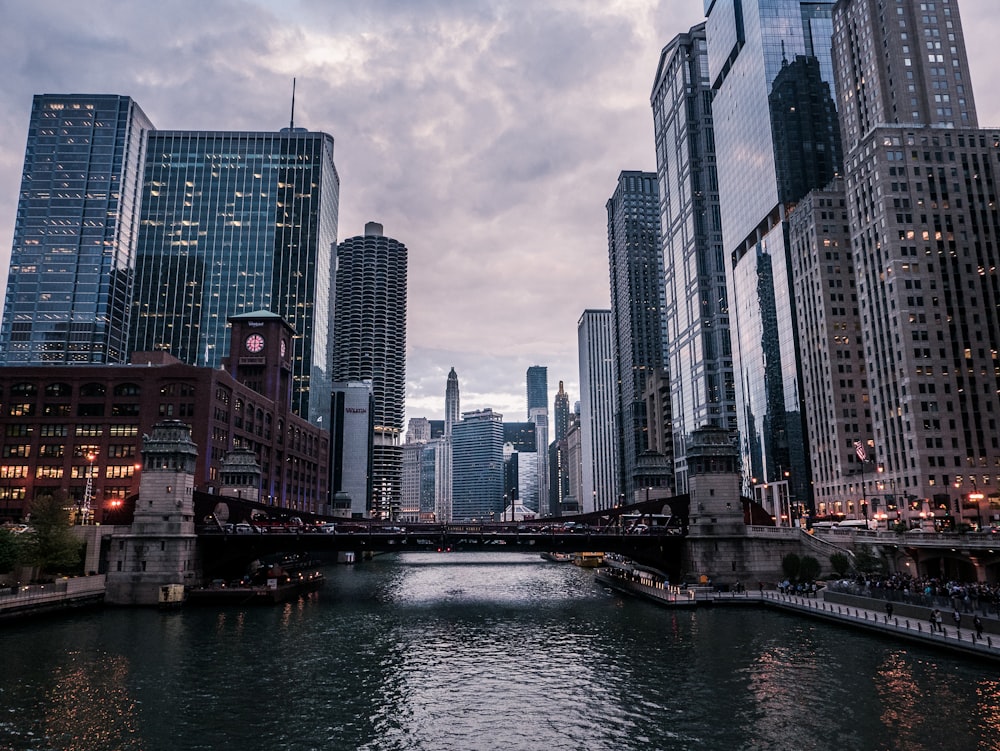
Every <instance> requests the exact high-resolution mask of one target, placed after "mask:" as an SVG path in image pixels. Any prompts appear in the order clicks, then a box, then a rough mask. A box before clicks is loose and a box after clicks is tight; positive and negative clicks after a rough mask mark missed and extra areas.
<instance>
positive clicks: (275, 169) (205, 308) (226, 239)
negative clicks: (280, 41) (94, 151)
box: [129, 129, 367, 422]
mask: <svg viewBox="0 0 1000 751" xmlns="http://www.w3.org/2000/svg"><path fill="white" fill-rule="evenodd" d="M339 194H340V178H339V177H338V175H337V170H336V167H335V166H334V163H333V138H332V137H331V136H329V135H327V134H325V133H310V132H308V131H305V130H302V129H295V130H291V131H289V130H284V131H282V132H280V133H243V132H219V131H162V130H161V131H156V132H154V133H152V134H150V136H149V141H148V146H147V150H146V159H145V167H144V184H143V192H142V225H141V227H140V228H139V236H138V248H137V257H136V263H135V276H136V284H135V293H134V297H133V303H132V333H131V336H130V337H129V348H130V349H131V350H133V351H135V350H142V351H147V350H168V351H169V352H170V353H171V354H172V355H174V356H175V357H177V358H179V359H181V360H183V361H184V362H187V363H189V364H192V365H206V366H210V367H218V365H219V362H220V360H221V358H222V355H223V354H224V353H225V349H226V343H227V342H228V336H229V335H228V333H227V331H226V319H227V318H228V317H229V316H231V315H236V314H239V313H249V312H251V311H257V310H269V311H271V312H274V313H277V314H278V315H280V316H281V317H282V318H284V319H285V320H286V321H287V322H288V323H289V324H291V326H292V328H293V329H294V330H295V342H294V347H293V352H294V357H295V360H294V362H293V364H292V368H293V371H292V373H293V397H292V404H293V405H294V410H295V412H296V414H298V415H299V416H301V417H308V419H309V420H311V421H312V422H321V421H322V420H323V419H326V417H325V416H326V415H328V414H329V409H330V403H329V392H330V382H331V378H330V374H329V358H330V326H331V321H330V316H331V312H332V311H331V310H330V301H331V299H332V295H331V291H332V290H331V284H332V261H331V253H332V251H331V248H332V245H333V244H334V243H335V242H336V241H337V214H338V210H339V209H338V207H339V200H340V199H339ZM365 377H367V376H365ZM338 380H344V381H346V380H360V377H358V378H355V377H354V376H348V377H344V378H341V379H338Z"/></svg>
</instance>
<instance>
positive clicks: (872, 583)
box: [829, 574, 1000, 615]
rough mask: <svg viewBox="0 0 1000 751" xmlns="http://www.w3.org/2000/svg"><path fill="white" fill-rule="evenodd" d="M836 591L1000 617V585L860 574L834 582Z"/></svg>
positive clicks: (904, 575) (956, 611) (833, 586)
mask: <svg viewBox="0 0 1000 751" xmlns="http://www.w3.org/2000/svg"><path fill="white" fill-rule="evenodd" d="M829 586H831V587H832V588H833V589H838V590H841V591H848V592H850V593H851V594H857V595H862V596H864V597H875V598H878V599H882V600H888V601H890V602H893V601H894V602H903V603H908V604H911V605H921V606H924V607H929V608H938V609H944V610H950V611H952V612H953V613H959V614H962V613H966V614H975V613H982V614H983V615H990V614H992V615H997V614H1000V584H986V583H984V582H971V583H970V582H961V581H948V580H945V579H939V578H936V577H927V578H916V577H913V576H907V575H906V574H891V575H889V576H879V575H875V574H858V575H857V576H856V577H855V578H854V579H844V580H841V581H839V582H835V583H831V584H830V585H829Z"/></svg>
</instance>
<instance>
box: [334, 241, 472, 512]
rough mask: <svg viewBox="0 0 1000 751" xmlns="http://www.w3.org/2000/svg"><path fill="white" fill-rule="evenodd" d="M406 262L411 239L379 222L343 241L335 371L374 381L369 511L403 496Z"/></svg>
mask: <svg viewBox="0 0 1000 751" xmlns="http://www.w3.org/2000/svg"><path fill="white" fill-rule="evenodd" d="M406 270H407V251H406V246H405V245H403V243H401V242H399V241H397V240H393V239H392V238H391V237H386V236H385V235H383V234H382V225H381V224H378V223H376V222H369V223H368V224H366V225H365V234H364V235H359V236H357V237H352V238H349V239H347V240H344V241H343V242H342V243H340V245H339V246H338V248H337V269H336V289H337V293H336V303H335V306H336V310H335V315H334V328H333V341H334V346H333V378H334V380H335V381H361V380H366V379H370V380H371V382H372V393H373V398H374V415H373V418H374V426H375V427H374V431H375V436H374V445H373V455H372V456H373V458H372V463H373V467H372V480H373V481H372V500H371V514H372V515H373V516H375V517H378V518H392V517H393V515H394V514H396V513H398V511H399V507H400V502H401V500H402V466H403V465H402V461H403V458H402V448H401V445H400V437H401V435H402V432H403V427H404V425H403V419H404V415H403V412H404V397H405V393H406ZM456 384H457V378H456Z"/></svg>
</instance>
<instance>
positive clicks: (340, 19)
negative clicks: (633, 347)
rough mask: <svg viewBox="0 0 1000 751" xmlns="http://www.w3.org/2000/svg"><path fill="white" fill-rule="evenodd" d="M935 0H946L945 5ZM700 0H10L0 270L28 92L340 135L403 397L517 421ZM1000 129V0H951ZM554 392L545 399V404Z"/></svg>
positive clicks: (567, 364)
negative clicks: (402, 247)
mask: <svg viewBox="0 0 1000 751" xmlns="http://www.w3.org/2000/svg"><path fill="white" fill-rule="evenodd" d="M941 1H942V0H938V2H941ZM702 8H703V2H702V0H493V1H487V0H164V1H163V2H157V3H153V2H116V1H114V0H88V2H85V3H80V2H71V1H70V0H33V1H32V2H30V3H29V2H22V1H21V0H0V19H2V24H0V70H3V71H4V85H3V86H2V88H0V289H2V288H3V287H4V286H5V283H6V272H7V266H8V264H9V254H10V247H11V240H12V236H13V224H14V215H15V210H16V205H17V193H18V186H19V184H20V173H21V166H22V162H23V158H24V144H25V138H26V133H27V125H28V117H29V114H30V107H31V97H32V95H34V94H36V93H69V92H81V93H111V94H126V95H129V96H132V97H133V98H134V99H135V100H136V101H137V102H138V103H139V105H140V106H141V107H142V108H143V110H145V112H146V114H147V115H149V116H150V118H151V119H152V120H153V123H154V124H155V125H156V126H157V127H159V128H170V129H205V130H208V129H231V130H277V129H279V128H281V127H284V126H286V125H287V124H288V119H289V109H290V95H291V80H292V78H293V77H296V78H297V79H298V86H297V97H296V105H295V124H296V125H297V126H302V127H307V128H309V129H311V130H322V131H326V132H328V133H330V134H332V135H333V136H334V138H335V140H336V148H335V161H336V164H337V168H338V170H339V172H340V177H341V199H340V238H341V239H342V238H345V237H350V236H353V235H357V234H361V233H362V232H363V230H364V224H365V222H366V221H378V222H381V223H382V224H383V225H384V226H385V232H386V234H388V235H390V236H392V237H395V238H396V239H398V240H400V241H401V242H403V243H405V244H406V245H407V247H408V248H409V253H410V255H409V260H410V266H409V309H408V333H407V343H408V357H407V413H408V415H409V416H426V417H430V418H441V417H443V415H444V390H445V382H446V377H447V373H448V370H449V368H451V367H452V366H454V367H455V369H456V371H457V372H458V374H459V380H460V384H461V390H462V409H463V410H467V409H478V408H482V407H493V408H494V409H496V410H498V411H500V412H502V413H503V414H504V415H505V418H506V419H509V420H523V419H525V384H524V375H525V370H526V369H527V367H528V366H529V365H546V366H548V372H549V390H550V392H551V393H554V392H555V390H556V388H557V386H558V382H559V380H564V381H565V382H566V388H567V390H568V391H569V393H570V399H571V401H576V400H577V399H579V388H578V381H579V374H578V368H577V351H576V323H577V320H578V318H579V316H580V314H581V312H582V311H583V310H584V309H585V308H605V307H608V305H609V292H608V264H607V232H606V219H605V211H604V204H605V202H606V201H607V199H608V197H609V196H610V195H611V193H612V191H613V190H614V187H615V182H616V179H617V176H618V173H619V172H620V171H621V170H623V169H642V170H654V169H655V156H654V153H653V140H652V117H651V114H650V109H649V92H650V88H651V86H652V79H653V75H654V73H655V69H656V64H657V62H658V59H659V53H660V50H661V49H662V47H663V46H664V45H665V44H666V43H667V42H668V41H669V40H670V39H671V38H672V37H673V36H674V35H675V34H677V33H679V32H682V31H686V30H687V29H688V28H689V27H690V26H692V25H694V24H696V23H698V22H700V21H701V20H702ZM961 9H962V17H963V23H964V26H965V30H966V36H967V44H968V48H969V56H970V59H971V64H972V72H973V85H974V87H975V93H976V99H977V105H978V109H979V117H980V122H981V123H982V124H983V125H998V126H1000V92H998V91H997V88H996V86H995V84H993V82H992V80H991V78H992V75H993V71H994V69H995V68H996V67H997V63H998V61H1000V52H998V51H997V45H996V43H995V40H996V39H998V38H1000V13H997V4H996V0H963V1H962V4H961ZM549 403H550V406H551V398H550V400H549Z"/></svg>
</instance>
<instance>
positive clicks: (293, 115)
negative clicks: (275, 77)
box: [288, 78, 295, 130]
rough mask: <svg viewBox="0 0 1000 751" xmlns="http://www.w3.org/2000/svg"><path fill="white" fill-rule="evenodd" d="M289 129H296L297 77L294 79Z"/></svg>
mask: <svg viewBox="0 0 1000 751" xmlns="http://www.w3.org/2000/svg"><path fill="white" fill-rule="evenodd" d="M288 129H289V130H295V79H294V78H293V79H292V117H291V119H290V120H289V121H288Z"/></svg>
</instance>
